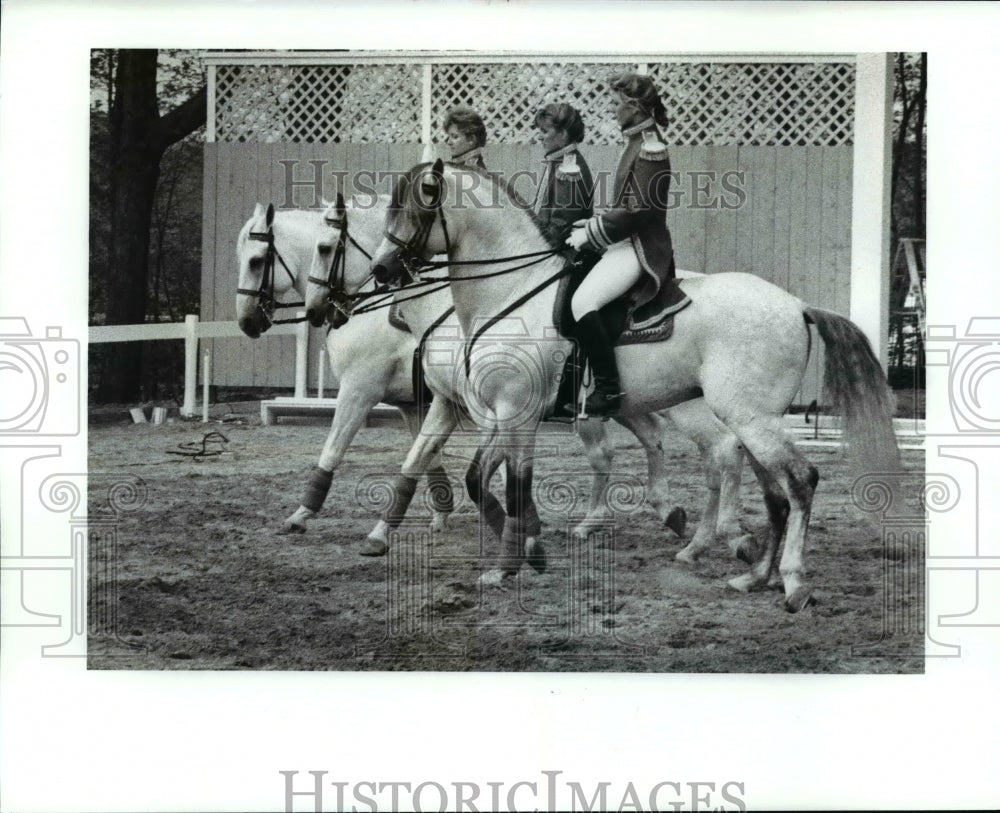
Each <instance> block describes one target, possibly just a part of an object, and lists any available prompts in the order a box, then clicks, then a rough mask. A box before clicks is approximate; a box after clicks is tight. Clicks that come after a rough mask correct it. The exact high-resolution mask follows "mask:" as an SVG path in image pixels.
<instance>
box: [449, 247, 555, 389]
mask: <svg viewBox="0 0 1000 813" xmlns="http://www.w3.org/2000/svg"><path fill="white" fill-rule="evenodd" d="M572 269H573V266H572V265H571V264H566V265H564V266H563V267H562V268H560V269H559V271H557V272H556V273H555V274H553V275H552V276H551V277H549V278H547V279H545V280H543V281H542V282H541V283H539V284H538V285H536V286H535V287H534V288H532V289H531V290H530V291H528V292H527V293H526V294H523V295H522V296H519V297H518V298H517V299H515V300H514V301H513V302H511V303H510V304H509V305H508V306H507V307H506V308H504V309H503V310H501V311H500V312H499V313H498V314H496V315H495V316H492V317H490V319H488V320H487V322H486V324H484V325H483V326H482V327H481V328H479V330H478V331H476V334H475V335H474V336H473V337H472V339H471V340H470V341H469V344H468V345H467V346H466V349H465V375H466V377H467V378H471V377H472V370H471V366H470V365H471V358H472V348H473V347H474V346H475V344H476V341H477V340H478V339H479V337H480V336H482V335H483V334H484V333H485V332H486V331H487V330H489V329H490V328H491V327H493V325H495V324H496V323H497V322H499V321H500V320H501V319H503V318H504V317H505V316H508V315H509V314H510V313H512V312H513V311H515V310H517V309H518V308H520V307H521V305H523V304H524V303H525V302H527V301H528V300H529V299H531V298H532V297H534V296H535V295H536V294H540V293H541V292H542V291H544V290H545V289H546V288H548V287H549V286H550V285H551V284H552V283H553V282H555V281H556V280H558V279H562V278H563V277H564V276H566V275H567V274H568V273H569V272H570V271H571V270H572Z"/></svg>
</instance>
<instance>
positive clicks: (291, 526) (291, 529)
mask: <svg viewBox="0 0 1000 813" xmlns="http://www.w3.org/2000/svg"><path fill="white" fill-rule="evenodd" d="M305 532H306V526H305V525H300V524H299V523H297V522H290V521H288V520H286V521H285V522H284V523H282V526H281V528H280V529H278V533H279V534H280V535H281V536H284V535H285V534H304V533H305Z"/></svg>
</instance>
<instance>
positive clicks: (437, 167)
mask: <svg viewBox="0 0 1000 813" xmlns="http://www.w3.org/2000/svg"><path fill="white" fill-rule="evenodd" d="M443 169H444V161H442V160H441V159H440V158H438V159H437V161H435V162H434V166H432V167H431V172H433V173H434V174H435V175H440V174H441V171H442V170H443Z"/></svg>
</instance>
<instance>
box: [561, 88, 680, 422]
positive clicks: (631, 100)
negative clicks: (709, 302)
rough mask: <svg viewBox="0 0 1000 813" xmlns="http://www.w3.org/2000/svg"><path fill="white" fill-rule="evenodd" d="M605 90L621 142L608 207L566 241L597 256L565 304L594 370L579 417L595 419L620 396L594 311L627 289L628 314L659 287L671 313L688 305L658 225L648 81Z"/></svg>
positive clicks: (658, 108) (659, 184) (657, 103)
mask: <svg viewBox="0 0 1000 813" xmlns="http://www.w3.org/2000/svg"><path fill="white" fill-rule="evenodd" d="M609 85H610V88H611V90H612V91H613V92H614V93H615V94H616V95H617V99H618V105H617V110H616V117H617V119H618V124H619V125H620V127H621V129H622V134H623V135H624V136H625V138H626V141H627V143H626V147H625V151H624V153H623V154H622V157H621V159H620V160H619V162H618V169H617V171H616V172H615V182H614V197H613V201H612V207H611V209H610V210H608V211H607V212H605V213H603V214H600V215H595V216H593V217H591V218H589V219H588V220H586V221H583V220H581V221H578V222H577V223H576V224H574V225H575V226H576V228H574V229H573V231H572V233H571V234H570V236H569V237H568V238H567V239H566V243H567V244H568V245H570V246H571V247H573V248H574V249H577V250H580V249H583V248H589V249H592V250H597V251H601V250H603V251H604V256H603V257H602V258H601V259H600V261H599V262H598V263H597V264H596V265H595V266H594V267H593V268H592V269H591V271H590V273H589V274H588V275H587V276H586V278H585V279H584V280H583V282H582V283H580V287H579V288H578V289H577V291H576V293H575V294H574V295H573V301H572V303H571V307H572V311H573V319H574V320H575V321H576V326H575V329H574V336H575V338H576V339H577V340H578V341H579V342H580V345H581V347H582V348H583V349H584V351H585V352H586V353H587V356H588V358H589V359H590V365H591V369H592V370H593V371H594V385H595V386H594V392H592V393H591V395H590V396H589V397H588V398H587V402H586V410H587V412H588V413H590V414H593V415H596V416H601V417H607V416H609V415H612V414H614V413H615V412H617V410H618V409H619V407H620V406H621V399H622V395H623V394H624V393H622V392H621V383H620V379H619V377H618V367H617V365H616V363H615V351H614V347H613V346H612V343H611V341H610V340H609V338H608V336H607V334H606V332H605V329H604V323H603V321H602V319H601V316H600V314H599V311H600V309H601V308H602V307H603V306H604V305H606V304H608V303H609V302H611V301H612V300H614V299H617V298H618V297H620V296H622V295H623V294H625V293H627V292H629V291H630V290H632V289H633V287H635V289H636V290H635V293H634V294H633V307H634V308H635V307H641V306H642V305H644V304H646V303H647V302H649V301H650V300H651V299H653V297H654V296H656V295H657V293H659V292H660V289H661V287H663V286H665V285H669V286H671V287H672V288H673V293H672V295H671V296H670V297H669V299H668V303H669V306H670V309H671V310H672V311H677V310H680V309H681V308H683V307H684V306H685V305H687V304H688V302H689V301H690V300H689V299H688V298H687V297H686V296H685V295H684V294H683V292H682V291H681V290H680V289H679V288H677V285H676V282H674V281H673V280H674V255H673V244H672V242H671V238H670V231H669V230H668V229H667V222H666V213H667V203H668V200H669V195H668V192H669V188H670V174H669V173H670V160H669V158H668V156H667V148H666V146H665V145H664V144H663V143H662V141H661V139H660V132H659V129H658V127H666V125H667V113H666V109H665V108H664V106H663V102H662V101H661V100H660V96H659V94H658V93H657V92H656V88H655V87H654V85H653V82H652V80H651V79H650V78H649V77H648V76H642V75H640V74H636V73H623V74H618V75H616V76H612V77H611V78H610V80H609Z"/></svg>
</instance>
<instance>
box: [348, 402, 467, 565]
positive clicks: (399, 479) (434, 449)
mask: <svg viewBox="0 0 1000 813" xmlns="http://www.w3.org/2000/svg"><path fill="white" fill-rule="evenodd" d="M456 423H457V417H456V415H455V410H454V408H453V406H452V404H451V403H450V402H449V401H448V399H447V398H442V397H441V396H438V397H437V398H435V399H434V400H433V401H431V405H430V408H429V409H428V410H427V417H426V418H425V419H424V423H423V425H422V426H421V427H420V431H419V432H418V433H417V436H416V438H415V440H414V441H413V445H412V446H411V447H410V451H409V452H407V455H406V459H405V460H404V461H403V465H402V466H401V467H400V471H399V474H397V475H396V477H395V478H394V479H393V481H392V484H391V489H392V502H391V503H390V504H389V507H388V508H386V510H385V513H384V514H383V515H382V518H381V519H380V520H379V521H378V523H377V524H376V526H375V528H374V529H372V531H371V533H369V534H368V538H367V539H366V540H365V546H364V547H363V548H362V549H361V551H360V553H361V555H362V556H384V555H385V553H386V551H387V550H388V549H389V533H390V532H391V531H393V530H395V529H396V528H397V527H399V524H400V523H401V522H402V521H403V517H404V516H405V515H406V509H407V508H408V507H409V505H410V500H412V499H413V493H414V492H415V491H416V488H417V479H418V478H419V477H420V475H421V474H424V473H425V472H426V471H427V470H428V467H429V466H430V465H431V464H432V463H433V462H434V461H437V462H438V465H440V454H441V447H442V446H444V442H445V441H446V440H447V439H448V437H449V436H450V435H451V433H452V431H453V430H454V428H455V424H456Z"/></svg>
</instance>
